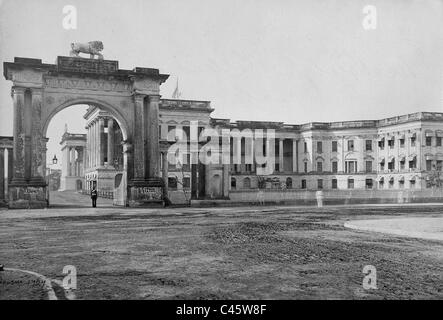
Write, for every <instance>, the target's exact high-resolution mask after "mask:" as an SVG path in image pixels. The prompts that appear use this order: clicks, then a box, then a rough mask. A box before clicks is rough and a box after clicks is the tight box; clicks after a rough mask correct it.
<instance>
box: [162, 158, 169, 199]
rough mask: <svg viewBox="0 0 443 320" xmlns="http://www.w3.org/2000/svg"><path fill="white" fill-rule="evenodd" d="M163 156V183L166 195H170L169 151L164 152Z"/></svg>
mask: <svg viewBox="0 0 443 320" xmlns="http://www.w3.org/2000/svg"><path fill="white" fill-rule="evenodd" d="M161 155H162V167H163V181H164V186H165V193H166V194H167V193H168V171H169V170H168V151H163V152H162V153H161Z"/></svg>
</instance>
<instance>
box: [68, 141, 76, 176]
mask: <svg viewBox="0 0 443 320" xmlns="http://www.w3.org/2000/svg"><path fill="white" fill-rule="evenodd" d="M69 153H70V157H69V170H70V171H69V176H71V177H72V176H74V175H75V148H74V147H70V148H69Z"/></svg>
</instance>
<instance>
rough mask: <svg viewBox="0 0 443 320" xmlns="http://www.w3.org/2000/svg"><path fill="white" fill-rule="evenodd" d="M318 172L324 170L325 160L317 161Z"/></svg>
mask: <svg viewBox="0 0 443 320" xmlns="http://www.w3.org/2000/svg"><path fill="white" fill-rule="evenodd" d="M317 172H323V162H321V161H319V162H317Z"/></svg>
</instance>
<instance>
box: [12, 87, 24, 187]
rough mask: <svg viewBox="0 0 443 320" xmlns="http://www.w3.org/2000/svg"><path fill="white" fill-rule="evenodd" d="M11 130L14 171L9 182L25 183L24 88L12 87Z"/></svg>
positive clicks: (14, 183) (15, 183)
mask: <svg viewBox="0 0 443 320" xmlns="http://www.w3.org/2000/svg"><path fill="white" fill-rule="evenodd" d="M12 98H13V104H14V105H13V107H14V111H13V115H14V123H13V132H14V172H13V177H12V181H11V184H13V185H20V184H25V148H24V145H25V130H24V123H23V122H24V117H25V114H24V106H25V88H21V87H15V86H14V87H13V88H12Z"/></svg>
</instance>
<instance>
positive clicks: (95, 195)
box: [91, 183, 97, 208]
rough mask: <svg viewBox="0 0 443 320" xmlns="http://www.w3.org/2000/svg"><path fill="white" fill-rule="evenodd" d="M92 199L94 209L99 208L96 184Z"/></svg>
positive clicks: (93, 188) (92, 191)
mask: <svg viewBox="0 0 443 320" xmlns="http://www.w3.org/2000/svg"><path fill="white" fill-rule="evenodd" d="M91 199H92V207H93V208H95V207H97V189H96V185H95V183H94V185H93V187H92V190H91Z"/></svg>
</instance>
